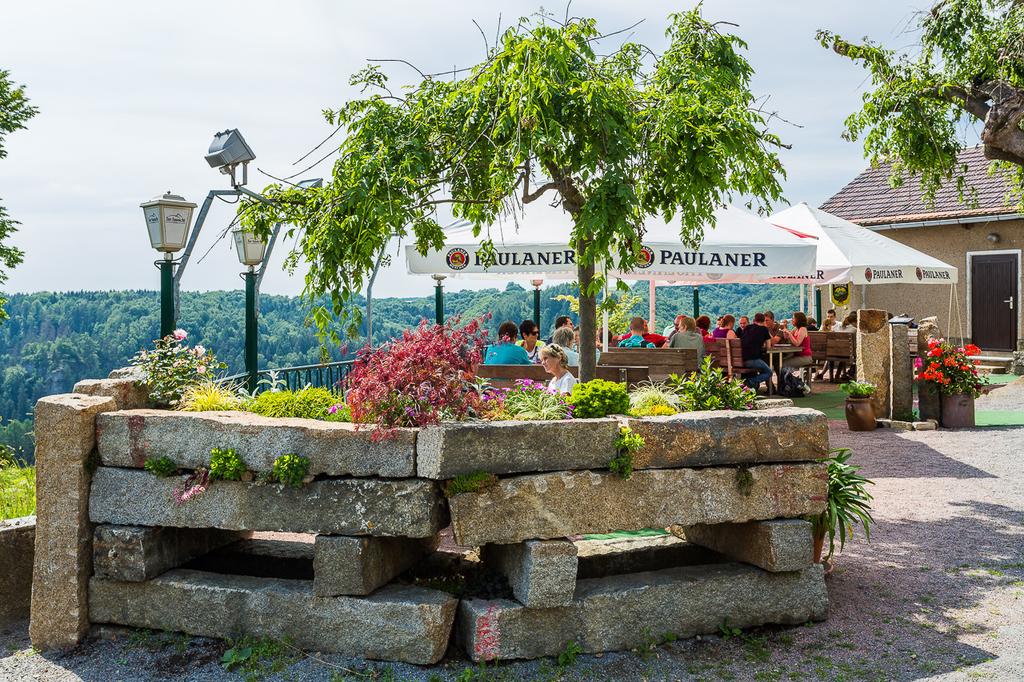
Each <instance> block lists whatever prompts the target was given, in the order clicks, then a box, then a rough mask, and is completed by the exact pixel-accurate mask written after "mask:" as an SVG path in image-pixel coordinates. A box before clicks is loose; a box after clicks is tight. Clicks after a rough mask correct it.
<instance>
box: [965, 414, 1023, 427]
mask: <svg viewBox="0 0 1024 682" xmlns="http://www.w3.org/2000/svg"><path fill="white" fill-rule="evenodd" d="M974 423H975V424H976V425H977V426H1024V411H1022V410H976V411H975V412H974Z"/></svg>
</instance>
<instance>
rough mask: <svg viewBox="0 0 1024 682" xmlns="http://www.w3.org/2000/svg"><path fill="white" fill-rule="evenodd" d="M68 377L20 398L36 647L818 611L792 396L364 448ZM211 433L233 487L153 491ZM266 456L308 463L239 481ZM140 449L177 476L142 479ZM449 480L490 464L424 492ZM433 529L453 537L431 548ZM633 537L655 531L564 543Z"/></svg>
mask: <svg viewBox="0 0 1024 682" xmlns="http://www.w3.org/2000/svg"><path fill="white" fill-rule="evenodd" d="M101 389H102V390H101ZM108 389H109V390H108ZM87 390H89V391H91V395H70V396H51V397H49V398H46V399H44V400H42V401H40V404H39V407H38V408H37V420H39V421H37V429H41V430H42V432H37V439H38V442H39V444H40V450H41V452H40V458H39V471H40V483H39V486H40V491H41V499H40V502H39V508H40V519H41V527H40V531H41V537H42V538H45V544H44V546H43V547H42V549H41V550H40V549H37V553H39V555H37V558H36V568H35V581H36V582H35V591H36V595H37V597H39V599H37V602H36V603H35V604H34V607H35V610H34V612H33V617H32V628H31V631H32V638H33V643H34V644H35V645H36V646H37V647H39V648H52V647H63V646H69V645H72V644H74V643H76V642H77V641H79V640H80V639H81V638H82V637H83V636H84V634H85V633H86V631H87V628H88V626H89V624H90V623H93V624H118V625H125V626H132V627H145V628H154V629H163V630H173V631H180V632H186V633H191V634H195V635H202V636H212V637H228V636H237V635H239V634H252V635H255V636H274V637H281V636H284V635H288V636H290V637H291V638H292V639H293V640H294V641H295V642H296V643H297V644H298V645H299V646H302V647H306V648H311V649H316V650H321V651H332V652H338V653H342V654H344V655H348V656H354V657H363V658H377V659H386V660H399V661H407V662H410V663H416V664H430V663H434V662H436V661H438V660H439V659H440V658H441V657H442V656H443V655H444V653H445V651H446V650H447V648H448V645H449V641H450V640H453V639H454V641H456V642H457V643H459V644H460V645H461V646H462V647H463V648H464V649H465V650H466V652H467V655H468V656H469V657H470V658H472V659H473V660H490V659H494V658H517V657H530V656H540V655H550V654H552V653H557V651H559V650H561V649H562V648H564V645H565V643H566V642H567V641H569V640H572V641H575V642H577V643H579V644H580V645H581V646H582V647H583V648H584V650H586V651H605V650H614V649H622V648H629V647H633V646H637V645H639V644H642V643H643V641H642V639H641V638H642V637H643V636H645V635H643V633H645V632H649V631H651V630H658V631H659V632H665V631H670V630H671V631H673V632H674V633H675V634H677V635H678V636H689V635H693V634H699V633H705V632H714V631H716V630H717V628H718V626H719V625H720V624H721V623H722V622H723V620H724V619H726V618H728V619H729V622H730V623H732V624H736V625H738V626H747V625H757V624H765V623H781V624H786V623H798V622H806V621H807V620H808V619H821V618H824V617H825V615H826V613H827V595H826V593H825V589H824V582H823V577H822V573H821V570H820V567H817V566H813V565H812V564H811V559H810V556H811V538H810V525H809V524H808V523H807V522H806V521H802V520H799V519H800V517H802V516H804V515H807V514H814V513H817V512H820V511H821V510H822V509H823V508H824V505H825V499H826V494H827V488H826V486H827V477H826V471H825V466H824V465H823V464H821V463H818V462H817V461H816V460H818V459H820V458H822V457H825V456H826V455H827V452H828V436H827V424H826V420H825V416H824V415H822V414H821V413H819V412H816V411H814V410H807V409H801V408H793V407H781V408H771V409H764V410H757V411H751V412H705V413H688V414H682V415H675V416H672V417H654V418H648V419H626V418H624V417H623V418H609V419H594V420H574V421H567V422H495V423H486V424H483V423H473V424H470V423H459V424H444V425H441V426H436V427H428V428H424V429H421V430H413V429H407V430H400V431H399V432H397V433H395V434H393V437H391V438H389V439H385V440H383V441H377V440H373V439H371V438H370V437H369V436H370V432H368V431H365V430H359V429H355V428H353V427H352V426H351V425H345V424H325V423H322V422H315V421H307V420H298V419H268V418H263V417H257V416H254V415H246V414H239V413H200V414H190V413H175V412H170V411H165V410H152V409H148V408H147V407H146V406H145V401H144V400H140V399H138V395H137V394H136V393H135V392H134V389H133V388H132V387H131V386H126V385H122V384H118V386H116V387H107V388H103V387H102V386H100V387H97V386H95V385H91V384H90V385H87ZM133 396H134V397H133ZM40 417H41V420H40ZM622 425H628V426H630V427H631V428H632V429H633V430H634V431H635V432H637V433H639V434H641V435H642V436H643V437H644V439H645V446H644V448H643V449H642V450H641V451H640V452H638V453H637V454H636V456H635V457H634V461H633V466H634V469H635V471H633V473H632V475H631V476H629V477H625V478H624V477H621V476H620V475H618V474H615V473H612V472H611V471H609V461H610V460H611V459H612V457H614V456H615V454H616V453H615V445H614V442H615V438H616V436H617V435H618V431H619V427H620V426H622ZM213 447H233V448H235V449H236V450H237V451H238V454H239V456H240V457H241V458H242V459H243V461H244V463H245V466H246V468H247V469H248V473H247V476H246V477H245V480H243V481H231V482H225V481H216V482H213V483H211V484H210V486H209V488H208V489H207V490H206V491H205V492H203V493H201V494H200V495H198V496H196V497H195V498H193V499H190V500H188V501H187V502H184V503H179V502H176V501H175V497H174V494H175V488H176V487H179V486H181V485H182V481H183V478H184V475H185V473H187V472H188V471H190V470H193V469H196V468H198V467H204V466H208V463H209V451H210V449H211V448H213ZM284 453H295V454H299V455H302V456H305V457H307V458H308V459H309V461H310V464H311V469H310V474H311V476H310V477H309V478H310V479H311V480H307V481H306V482H305V484H304V485H303V486H302V487H300V488H291V487H285V486H282V485H278V484H268V483H261V482H260V479H261V475H265V474H266V473H267V472H268V471H270V470H271V468H272V465H273V461H274V459H275V458H276V457H277V456H279V455H281V454H284ZM153 457H168V458H170V459H171V460H172V461H173V462H174V463H175V464H176V465H177V466H179V467H180V468H181V470H182V471H183V472H185V473H180V474H179V475H176V476H173V477H168V478H158V477H156V476H155V475H153V474H151V473H149V472H147V471H144V470H143V465H144V463H145V461H146V459H147V458H153ZM58 465H59V466H61V467H63V468H62V470H58V468H57V467H58ZM467 474H474V475H479V474H491V475H492V476H491V477H490V479H489V480H487V479H486V477H482V476H478V477H477V478H478V479H479V480H478V483H479V484H478V485H477V486H476V487H475V488H474V487H473V486H472V485H469V486H468V487H467V484H466V482H465V481H463V482H462V483H463V487H462V490H464V492H460V493H458V494H454V495H453V496H451V497H446V494H445V492H444V491H445V490H446V488H447V483H446V482H447V481H449V480H450V479H453V478H458V477H463V476H466V475H467ZM467 480H468V479H467ZM58 511H60V514H58V513H57V512H58ZM448 526H450V528H451V530H450V533H451V534H452V535H451V539H452V540H454V542H455V544H456V545H457V546H453V544H452V542H451V540H449V541H446V542H445V543H441V546H440V547H439V536H440V535H441V534H442V533H447V532H449V531H445V530H444V529H445V528H446V527H448ZM645 528H660V529H666V528H672V529H673V532H674V533H676V534H677V535H678V537H675V536H672V535H664V536H661V537H660V538H655V539H654V540H644V541H643V542H640V543H632V544H631V543H622V542H618V541H611V542H607V543H604V544H601V542H600V541H581V540H580V536H581V535H583V534H586V533H603V532H607V531H613V530H626V531H630V530H641V529H645ZM281 532H287V533H302V534H306V535H304V536H294V535H293V536H289V538H288V539H283V538H280V537H279V536H275V535H273V533H281ZM253 533H256V534H259V537H253V535H252V534H253ZM268 533H270V534H271V535H267V534H268ZM302 538H305V541H301V540H302ZM595 543H596V544H595ZM469 548H480V551H479V552H477V551H472V552H470V551H469ZM453 581H456V582H458V581H461V582H458V584H459V585H460V586H459V587H457V588H456V589H454V590H453V589H451V587H450V586H452V585H453ZM446 585H447V586H449V589H448V591H445V590H441V589H438V587H441V586H446ZM452 592H456V593H458V594H459V595H460V597H459V598H457V597H455V596H453V594H452ZM43 594H46V595H54V596H55V597H56V599H55V600H54V602H53V603H52V604H50V603H48V602H44V601H43V600H42V595H43ZM722 604H733V605H734V606H729V607H728V608H725V607H722V606H721V605H722ZM735 604H739V606H735Z"/></svg>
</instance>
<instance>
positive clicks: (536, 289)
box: [530, 279, 544, 329]
mask: <svg viewBox="0 0 1024 682" xmlns="http://www.w3.org/2000/svg"><path fill="white" fill-rule="evenodd" d="M530 284H532V285H533V323H534V324H535V325H537V329H540V285H541V284H544V280H542V279H531V280H530Z"/></svg>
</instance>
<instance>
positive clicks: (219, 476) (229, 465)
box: [210, 448, 245, 481]
mask: <svg viewBox="0 0 1024 682" xmlns="http://www.w3.org/2000/svg"><path fill="white" fill-rule="evenodd" d="M244 473H245V463H244V462H243V461H242V458H241V457H239V456H238V453H237V452H235V449H234V448H213V449H212V450H210V480H211V481H218V480H220V481H240V480H242V474H244Z"/></svg>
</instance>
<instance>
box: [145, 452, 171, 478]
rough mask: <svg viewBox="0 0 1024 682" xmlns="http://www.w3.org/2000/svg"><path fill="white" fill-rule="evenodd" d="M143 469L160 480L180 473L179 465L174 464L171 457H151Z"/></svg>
mask: <svg viewBox="0 0 1024 682" xmlns="http://www.w3.org/2000/svg"><path fill="white" fill-rule="evenodd" d="M142 468H143V469H145V470H146V471H148V472H149V473H151V474H153V475H154V476H159V477H160V478H167V477H168V476H173V475H174V474H176V473H178V465H177V464H175V463H174V460H172V459H171V458H170V457H167V456H164V457H155V458H154V457H150V458H148V459H147V460H146V462H145V464H143V465H142Z"/></svg>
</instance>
